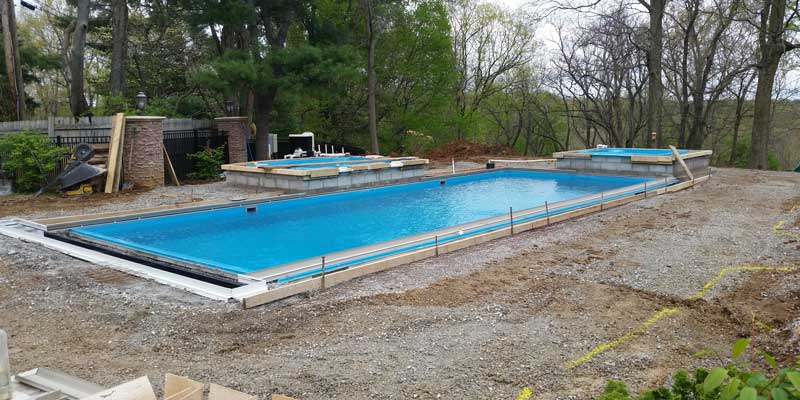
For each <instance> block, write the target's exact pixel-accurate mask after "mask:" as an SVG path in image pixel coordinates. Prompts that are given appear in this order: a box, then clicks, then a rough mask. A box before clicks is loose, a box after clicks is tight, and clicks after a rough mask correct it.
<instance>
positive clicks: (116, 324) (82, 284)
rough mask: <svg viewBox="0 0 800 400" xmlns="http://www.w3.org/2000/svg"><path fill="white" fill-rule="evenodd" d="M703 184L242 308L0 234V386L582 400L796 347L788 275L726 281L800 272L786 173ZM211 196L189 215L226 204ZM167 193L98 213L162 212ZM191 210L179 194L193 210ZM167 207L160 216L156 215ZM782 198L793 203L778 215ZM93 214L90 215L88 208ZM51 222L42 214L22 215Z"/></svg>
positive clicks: (795, 303) (724, 177) (796, 286)
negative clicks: (173, 381)
mask: <svg viewBox="0 0 800 400" xmlns="http://www.w3.org/2000/svg"><path fill="white" fill-rule="evenodd" d="M717 172H718V173H717V174H716V175H715V176H714V178H712V179H711V180H710V181H708V182H705V183H703V184H701V185H699V186H697V187H695V188H692V189H689V190H685V191H681V192H678V193H674V194H669V195H664V196H658V197H655V198H651V199H646V200H642V201H639V202H636V203H633V204H629V205H626V206H622V207H618V208H614V209H611V210H606V211H604V212H601V213H597V214H593V215H589V216H585V217H582V218H579V219H576V220H571V221H567V222H563V223H559V224H554V225H552V226H550V227H546V228H544V229H539V230H536V231H533V232H527V233H523V234H518V235H515V236H514V237H511V238H504V239H500V240H496V241H493V242H490V243H486V244H483V245H480V246H477V247H473V248H469V249H465V250H462V251H458V252H454V253H450V254H446V255H442V256H440V257H438V258H431V259H427V260H423V261H420V262H416V263H413V264H409V265H406V266H401V267H397V268H394V269H391V270H388V271H385V272H381V273H377V274H373V275H370V276H366V277H363V278H360V279H356V280H353V281H350V282H347V283H344V284H341V285H338V286H335V287H333V288H330V289H328V290H326V291H323V292H312V293H309V294H305V295H300V296H295V297H293V298H290V299H286V300H283V301H279V302H276V303H272V304H269V305H266V306H264V307H259V308H256V309H252V310H241V309H239V308H238V307H237V305H235V304H228V303H222V302H216V301H211V300H207V299H204V298H201V297H198V296H194V295H192V294H189V293H186V292H182V291H180V290H176V289H172V288H169V287H165V286H162V285H158V284H155V283H153V282H149V281H145V280H141V279H139V278H135V277H131V276H128V275H125V274H121V273H117V272H114V271H110V270H108V269H105V268H102V267H99V266H95V265H91V264H88V263H85V262H82V261H79V260H75V259H72V258H70V257H67V256H64V255H62V254H60V253H57V252H52V251H49V250H45V249H43V248H41V247H39V246H37V245H34V244H29V243H23V242H20V241H17V240H13V239H9V238H6V237H2V236H0V327H3V328H5V329H7V330H8V331H9V332H10V334H11V345H12V353H11V361H12V369H13V370H15V371H21V370H25V369H29V368H34V367H43V366H48V367H54V368H59V369H62V370H65V371H67V372H70V373H73V374H76V375H78V376H81V377H83V378H86V379H89V380H91V381H95V382H98V383H100V384H104V385H112V384H115V383H119V382H122V381H126V380H130V379H132V378H135V377H136V376H140V375H144V374H147V375H149V376H150V378H151V380H152V381H154V382H155V383H156V384H157V385H160V384H161V383H162V376H163V374H164V373H166V372H171V373H176V374H183V375H186V376H189V377H191V378H193V379H198V380H205V381H210V382H215V383H219V384H222V385H226V386H231V387H234V388H238V389H240V390H243V391H246V392H248V393H253V394H258V395H260V396H262V397H263V396H267V395H268V394H270V393H275V392H280V393H285V394H288V395H292V396H295V397H297V398H302V399H329V398H348V399H367V398H375V397H381V398H389V399H393V398H397V399H400V398H403V399H405V398H419V399H436V398H474V397H480V398H514V397H516V395H517V394H518V393H519V392H520V391H521V390H522V388H523V387H525V386H529V387H531V388H532V389H533V390H534V392H535V393H536V396H537V397H542V398H578V399H583V398H591V397H596V396H597V395H598V394H599V391H600V390H601V388H602V385H603V384H604V383H605V382H606V381H607V380H608V379H619V378H622V379H625V380H626V381H627V382H628V383H629V384H630V385H631V387H632V389H633V390H635V391H636V390H641V389H642V388H643V387H646V386H648V385H655V384H662V383H664V382H666V379H667V377H668V376H669V375H671V374H672V373H673V372H674V371H675V370H676V369H678V368H684V367H692V366H694V365H698V364H706V365H709V363H715V362H717V361H715V360H716V358H712V359H698V358H694V357H692V356H691V354H693V353H695V352H696V351H698V350H702V349H713V350H716V351H719V352H720V353H722V354H725V353H726V352H727V351H728V348H729V346H730V344H731V343H733V341H734V340H735V338H736V337H739V336H740V335H747V334H749V332H750V330H751V326H752V318H753V316H754V315H755V316H757V317H758V318H759V320H760V321H764V322H765V323H768V324H769V325H771V326H773V327H775V328H776V329H775V330H774V331H773V332H763V333H759V338H758V340H759V343H760V344H761V346H760V347H762V348H765V349H768V350H769V351H770V352H772V353H773V354H775V355H776V356H777V357H778V358H779V359H782V360H784V361H787V360H790V359H791V357H792V356H793V354H795V353H794V352H795V351H796V350H797V349H798V338H797V335H796V334H795V333H792V330H791V329H792V327H795V326H797V325H798V324H800V322H798V320H797V317H796V316H797V315H798V312H800V299H799V298H798V293H800V280H798V279H797V278H798V275H800V274H798V273H794V272H792V273H777V272H773V273H769V272H765V273H750V272H734V273H731V274H729V275H728V276H726V277H725V278H724V279H722V280H720V281H719V282H718V283H717V284H716V285H715V286H714V287H713V288H712V290H710V291H709V292H708V293H707V295H706V296H705V297H704V298H703V299H702V300H700V301H687V300H684V299H685V298H686V297H687V296H689V295H691V294H692V293H694V292H696V291H697V290H698V289H700V288H701V287H702V286H703V285H704V284H705V282H707V281H708V280H709V279H711V278H713V277H714V276H716V275H717V273H718V272H719V271H720V270H721V269H722V268H724V267H727V266H731V265H738V264H742V263H753V264H764V265H800V251H799V250H798V243H796V242H793V241H792V240H791V239H787V238H786V237H779V236H777V235H775V234H774V233H773V232H772V231H771V228H772V226H774V224H775V223H777V222H778V221H780V220H785V221H787V222H786V225H785V226H784V227H783V228H784V229H790V230H792V229H795V230H796V229H797V227H796V226H795V223H796V220H797V219H798V217H800V210H795V211H794V213H793V214H792V213H790V212H789V211H788V209H789V208H791V207H788V208H787V207H786V205H787V203H789V204H791V203H792V202H793V201H800V197H798V196H799V195H800V193H799V189H800V174H791V173H774V172H756V171H748V170H728V169H722V170H719V171H717ZM220 185H221V184H219V183H216V184H210V185H202V186H195V187H194V191H195V197H201V198H204V199H208V198H213V197H214V196H219V197H216V198H220V197H221V198H225V197H229V196H232V195H234V194H239V192H236V193H233V192H232V191H230V190H228V189H229V188H228V187H225V188H224V190H222V189H223V188H222V187H221V186H220ZM187 190H189V191H190V192H191V189H189V188H187V187H182V188H162V189H158V190H156V191H152V192H148V193H143V194H139V195H138V196H135V197H133V196H132V197H133V198H131V199H130V201H125V202H124V203H119V204H117V203H115V204H109V205H107V207H108V208H107V209H103V210H105V211H110V210H111V209H115V208H122V209H126V208H132V207H143V206H153V205H158V204H169V202H170V201H173V202H174V201H175V199H176V198H180V196H184V195H186V191H187ZM189 194H191V193H189ZM170 199H172V200H170ZM793 199H794V200H793ZM97 211H99V210H97ZM60 212H62V211H60V210H59V209H58V207H57V205H55V207H54V208H53V210H37V211H34V212H32V214H31V215H33V216H38V217H41V216H54V215H60V214H59V213H60ZM666 307H680V308H681V311H680V312H679V313H677V314H673V315H670V316H668V317H665V318H663V319H662V320H659V322H657V323H656V324H654V325H652V326H651V327H650V328H648V329H647V331H646V332H645V333H644V334H642V335H640V336H638V337H636V338H634V339H633V340H630V341H627V342H625V343H623V344H621V345H619V346H618V347H615V348H613V349H611V350H609V351H606V352H603V353H601V354H599V355H597V356H596V357H594V358H592V359H591V360H589V361H587V362H585V363H583V364H581V365H580V366H578V367H576V368H574V369H569V370H567V369H565V368H564V365H565V364H566V363H567V362H569V361H571V360H574V359H576V358H578V357H580V356H581V355H583V354H585V353H586V352H587V351H589V350H591V349H592V348H593V347H594V346H597V345H598V344H600V343H603V342H607V341H610V340H613V339H615V338H617V337H619V336H621V335H624V334H625V333H627V332H629V331H630V330H632V329H634V328H635V327H636V326H638V325H639V324H641V323H642V322H643V321H645V320H647V319H648V318H650V317H651V316H652V315H653V314H654V313H655V312H657V311H659V310H661V309H664V308H666Z"/></svg>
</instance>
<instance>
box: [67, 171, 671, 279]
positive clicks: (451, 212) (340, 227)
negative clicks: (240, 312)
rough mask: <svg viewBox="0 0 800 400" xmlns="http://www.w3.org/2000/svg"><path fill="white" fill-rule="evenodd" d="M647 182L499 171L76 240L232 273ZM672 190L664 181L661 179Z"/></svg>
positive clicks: (88, 232) (135, 226)
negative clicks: (155, 255)
mask: <svg viewBox="0 0 800 400" xmlns="http://www.w3.org/2000/svg"><path fill="white" fill-rule="evenodd" d="M645 181H648V182H650V181H651V180H650V179H647V178H635V177H609V176H591V175H578V174H565V173H550V172H539V171H521V170H499V171H491V172H485V173H480V174H473V175H465V176H456V177H451V178H447V179H446V181H445V183H444V184H441V183H440V181H439V180H432V181H423V182H416V183H410V184H403V185H393V186H387V187H381V188H374V189H363V190H356V191H351V192H342V193H333V194H328V195H320V196H312V197H304V198H299V199H292V200H285V201H278V202H273V203H263V204H260V205H258V206H257V211H256V212H250V213H248V212H246V211H245V209H244V208H241V207H235V208H227V209H220V210H211V211H202V212H193V213H184V214H177V215H170V216H164V217H154V218H147V219H141V220H133V221H125V222H117V223H109V224H103V225H94V226H88V227H83V228H76V229H72V231H73V232H74V233H78V234H80V235H85V236H87V237H90V238H94V239H99V240H104V241H107V242H110V243H114V244H117V245H122V246H127V247H129V248H133V249H137V250H140V251H145V252H149V253H153V254H157V255H160V256H165V257H170V258H173V259H177V260H183V261H190V262H194V263H199V264H203V265H206V266H209V267H212V268H217V269H220V270H223V271H227V272H233V273H249V272H253V271H257V270H261V269H264V268H269V267H273V266H278V265H281V264H286V263H290V262H294V261H299V260H303V259H307V258H311V257H319V256H322V255H326V254H330V253H333V252H337V251H342V250H347V249H352V248H355V247H360V246H365V245H370V244H375V243H379V242H384V241H388V240H393V239H399V238H403V237H406V236H411V235H415V234H420V233H424V232H429V231H433V230H436V229H441V228H446V227H449V226H453V225H458V224H463V223H468V222H472V221H476V220H479V219H483V218H488V217H494V216H499V215H507V214H508V210H509V207H513V208H514V210H523V209H527V208H531V207H536V206H540V205H543V204H544V202H545V201H547V202H549V203H553V202H557V201H562V200H568V199H573V198H577V197H581V196H585V195H589V194H595V193H598V192H602V191H608V190H613V189H618V188H621V187H626V186H631V185H635V184H639V183H642V182H645ZM659 181H660V182H662V183H664V180H663V179H662V180H659Z"/></svg>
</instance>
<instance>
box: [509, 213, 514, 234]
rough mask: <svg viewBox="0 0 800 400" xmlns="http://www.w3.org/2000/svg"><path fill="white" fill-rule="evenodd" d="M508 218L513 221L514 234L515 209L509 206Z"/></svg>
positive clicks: (512, 232) (512, 230) (512, 231)
mask: <svg viewBox="0 0 800 400" xmlns="http://www.w3.org/2000/svg"><path fill="white" fill-rule="evenodd" d="M508 219H509V220H510V221H511V234H512V235H513V234H514V209H513V208H512V207H508Z"/></svg>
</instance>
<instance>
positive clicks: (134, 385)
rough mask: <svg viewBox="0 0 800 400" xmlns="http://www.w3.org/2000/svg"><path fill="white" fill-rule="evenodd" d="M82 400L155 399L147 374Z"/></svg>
mask: <svg viewBox="0 0 800 400" xmlns="http://www.w3.org/2000/svg"><path fill="white" fill-rule="evenodd" d="M83 400H156V394H155V393H154V392H153V386H152V385H151V384H150V380H149V379H147V376H143V377H141V378H139V379H134V380H132V381H130V382H126V383H123V384H121V385H119V386H115V387H113V388H111V389H108V390H104V391H102V392H100V393H95V394H93V395H91V396H89V397H84V398H83Z"/></svg>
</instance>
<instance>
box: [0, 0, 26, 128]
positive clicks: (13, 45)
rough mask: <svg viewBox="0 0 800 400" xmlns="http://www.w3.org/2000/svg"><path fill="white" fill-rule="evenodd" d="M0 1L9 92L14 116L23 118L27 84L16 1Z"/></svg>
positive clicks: (0, 17)
mask: <svg viewBox="0 0 800 400" xmlns="http://www.w3.org/2000/svg"><path fill="white" fill-rule="evenodd" d="M0 2H2V4H0V19H2V28H3V49H4V52H5V62H6V75H7V76H8V88H9V94H10V95H11V102H12V103H13V104H14V116H15V117H16V119H17V120H23V119H25V115H26V112H25V86H24V84H23V82H22V67H21V65H20V59H19V43H18V42H17V20H16V16H15V15H14V3H13V1H12V0H0Z"/></svg>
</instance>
